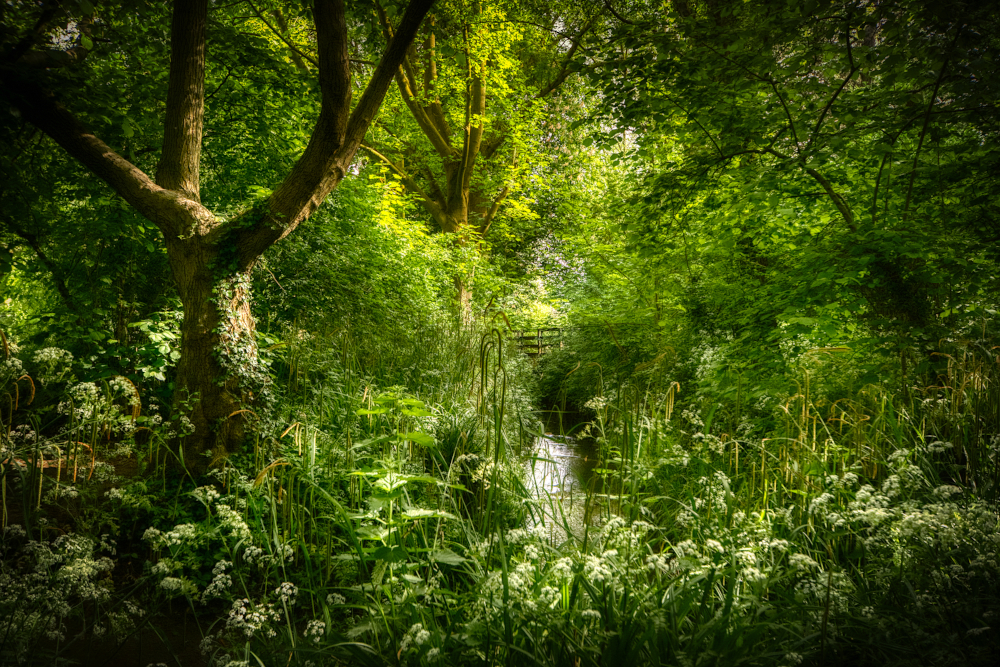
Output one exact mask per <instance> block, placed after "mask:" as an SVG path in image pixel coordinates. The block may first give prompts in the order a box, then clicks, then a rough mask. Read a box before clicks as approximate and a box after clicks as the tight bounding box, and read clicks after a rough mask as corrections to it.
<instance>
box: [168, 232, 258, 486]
mask: <svg viewBox="0 0 1000 667" xmlns="http://www.w3.org/2000/svg"><path fill="white" fill-rule="evenodd" d="M167 253H168V256H169V258H170V264H171V268H172V270H173V274H174V277H175V279H176V281H177V288H178V292H179V294H180V297H181V303H182V305H183V307H184V320H183V321H182V322H181V350H182V351H183V354H182V355H181V359H180V363H179V364H178V367H177V381H176V387H175V392H174V406H173V407H174V411H175V413H176V414H178V415H181V416H184V417H186V418H187V419H188V420H190V427H191V428H192V429H193V432H190V433H184V435H183V437H182V439H181V442H182V443H183V446H182V447H181V448H180V449H179V454H180V456H182V457H183V462H184V465H185V467H187V468H188V469H191V470H203V469H204V468H205V467H206V466H207V465H209V464H210V463H213V462H215V461H218V460H220V459H222V458H223V457H225V456H226V454H228V453H229V452H230V450H232V449H233V448H234V447H236V446H238V445H239V443H240V442H241V441H242V440H243V439H244V436H245V434H246V425H247V418H248V416H250V415H252V414H253V412H251V411H250V408H251V406H253V405H254V403H255V399H256V398H257V397H259V396H260V395H261V393H262V392H263V391H265V389H266V385H267V381H268V378H267V373H266V371H265V369H263V368H262V367H261V364H260V360H259V358H258V355H257V342H256V326H255V322H254V317H253V314H252V312H251V308H250V304H251V300H250V276H249V273H248V272H232V273H230V274H229V275H218V274H217V273H216V271H217V269H212V268H209V267H212V266H213V265H217V264H218V262H217V260H218V256H217V253H215V252H214V251H213V250H212V249H211V248H210V247H207V245H206V244H205V243H204V242H203V241H201V240H200V239H196V238H195V239H188V240H186V241H174V242H171V243H168V244H167Z"/></svg>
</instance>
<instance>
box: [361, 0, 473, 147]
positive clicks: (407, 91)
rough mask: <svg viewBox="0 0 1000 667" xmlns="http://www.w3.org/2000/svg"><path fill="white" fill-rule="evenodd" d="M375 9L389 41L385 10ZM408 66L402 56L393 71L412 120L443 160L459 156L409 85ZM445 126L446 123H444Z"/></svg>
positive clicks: (378, 6) (390, 34)
mask: <svg viewBox="0 0 1000 667" xmlns="http://www.w3.org/2000/svg"><path fill="white" fill-rule="evenodd" d="M376 9H377V11H378V17H379V23H380V24H381V25H382V32H383V33H384V34H385V36H386V39H387V40H390V41H391V40H392V39H394V35H393V32H392V26H391V25H390V24H389V17H388V16H387V15H386V12H385V10H384V9H383V8H382V5H381V4H377V3H376ZM408 67H409V64H408V63H407V61H406V58H405V56H404V58H403V60H402V62H401V63H400V67H399V70H398V71H397V72H396V73H395V79H396V85H397V86H398V87H399V93H400V95H401V96H402V98H403V103H404V104H406V107H407V108H408V109H409V110H410V113H411V114H412V115H413V118H414V120H416V121H417V125H419V126H420V130H421V131H422V132H423V133H424V135H425V136H426V137H427V138H428V139H429V140H430V142H431V145H432V146H434V150H436V151H437V153H438V155H440V156H441V157H442V158H444V159H445V160H455V159H457V158H458V157H459V154H458V151H457V150H455V148H454V147H453V146H452V145H451V141H450V139H449V138H448V136H447V132H441V131H440V129H439V128H438V127H437V125H436V124H435V123H434V122H433V121H432V120H431V118H430V117H429V116H428V114H427V113H426V111H425V110H424V108H423V107H422V106H421V105H420V102H419V101H418V100H417V91H416V88H415V87H414V86H415V84H414V86H411V85H410V79H411V75H410V74H408V73H407V71H406V70H407V68H408ZM442 116H443V111H442ZM445 127H447V124H445Z"/></svg>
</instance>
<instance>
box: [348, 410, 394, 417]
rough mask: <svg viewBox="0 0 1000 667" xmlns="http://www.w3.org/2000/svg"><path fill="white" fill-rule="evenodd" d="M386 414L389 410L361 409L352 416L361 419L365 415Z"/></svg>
mask: <svg viewBox="0 0 1000 667" xmlns="http://www.w3.org/2000/svg"><path fill="white" fill-rule="evenodd" d="M387 412H389V408H375V409H374V410H365V409H364V408H362V409H361V410H355V412H354V414H356V415H357V416H359V417H363V416H365V415H384V414H385V413H387Z"/></svg>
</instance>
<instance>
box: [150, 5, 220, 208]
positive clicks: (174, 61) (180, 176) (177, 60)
mask: <svg viewBox="0 0 1000 667" xmlns="http://www.w3.org/2000/svg"><path fill="white" fill-rule="evenodd" d="M207 20H208V0H176V2H175V4H174V14H173V20H172V21H171V26H170V82H169V85H168V87H167V115H166V119H165V121H164V128H163V153H162V155H161V156H160V164H159V165H158V166H157V168H156V182H157V184H158V185H160V186H162V187H164V188H166V189H168V190H175V191H177V192H180V193H181V194H183V195H184V196H185V197H187V198H188V199H190V200H192V201H196V202H200V201H201V194H200V185H199V176H198V172H199V166H200V162H201V132H202V126H203V123H204V117H205V29H206V23H207Z"/></svg>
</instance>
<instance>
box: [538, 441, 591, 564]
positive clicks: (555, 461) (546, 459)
mask: <svg viewBox="0 0 1000 667" xmlns="http://www.w3.org/2000/svg"><path fill="white" fill-rule="evenodd" d="M535 442H536V444H535V455H534V457H532V458H531V459H529V461H528V477H527V484H528V489H529V490H530V491H531V493H532V495H533V496H534V497H535V498H536V500H537V505H538V507H539V508H540V510H541V516H536V517H535V519H534V521H533V525H534V526H536V527H537V526H539V525H540V524H541V525H544V526H545V529H544V532H545V534H547V535H548V537H549V541H550V542H552V543H553V544H558V543H560V542H563V541H565V540H566V537H567V534H566V527H567V526H568V528H569V532H570V533H572V535H573V536H574V537H576V538H577V539H583V534H584V528H585V526H586V525H587V523H589V524H590V525H591V526H596V525H599V523H600V514H601V513H600V511H598V510H597V509H596V508H593V509H592V511H591V514H592V515H593V516H591V517H590V519H589V521H588V518H587V494H588V491H592V490H595V489H596V490H597V491H600V485H601V480H600V477H599V476H598V475H596V474H595V472H594V470H595V469H596V468H597V461H598V449H597V444H596V443H594V442H593V441H590V440H577V439H575V438H571V437H569V436H562V435H554V434H551V433H546V434H545V435H543V436H539V437H538V439H537V440H536V441H535Z"/></svg>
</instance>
